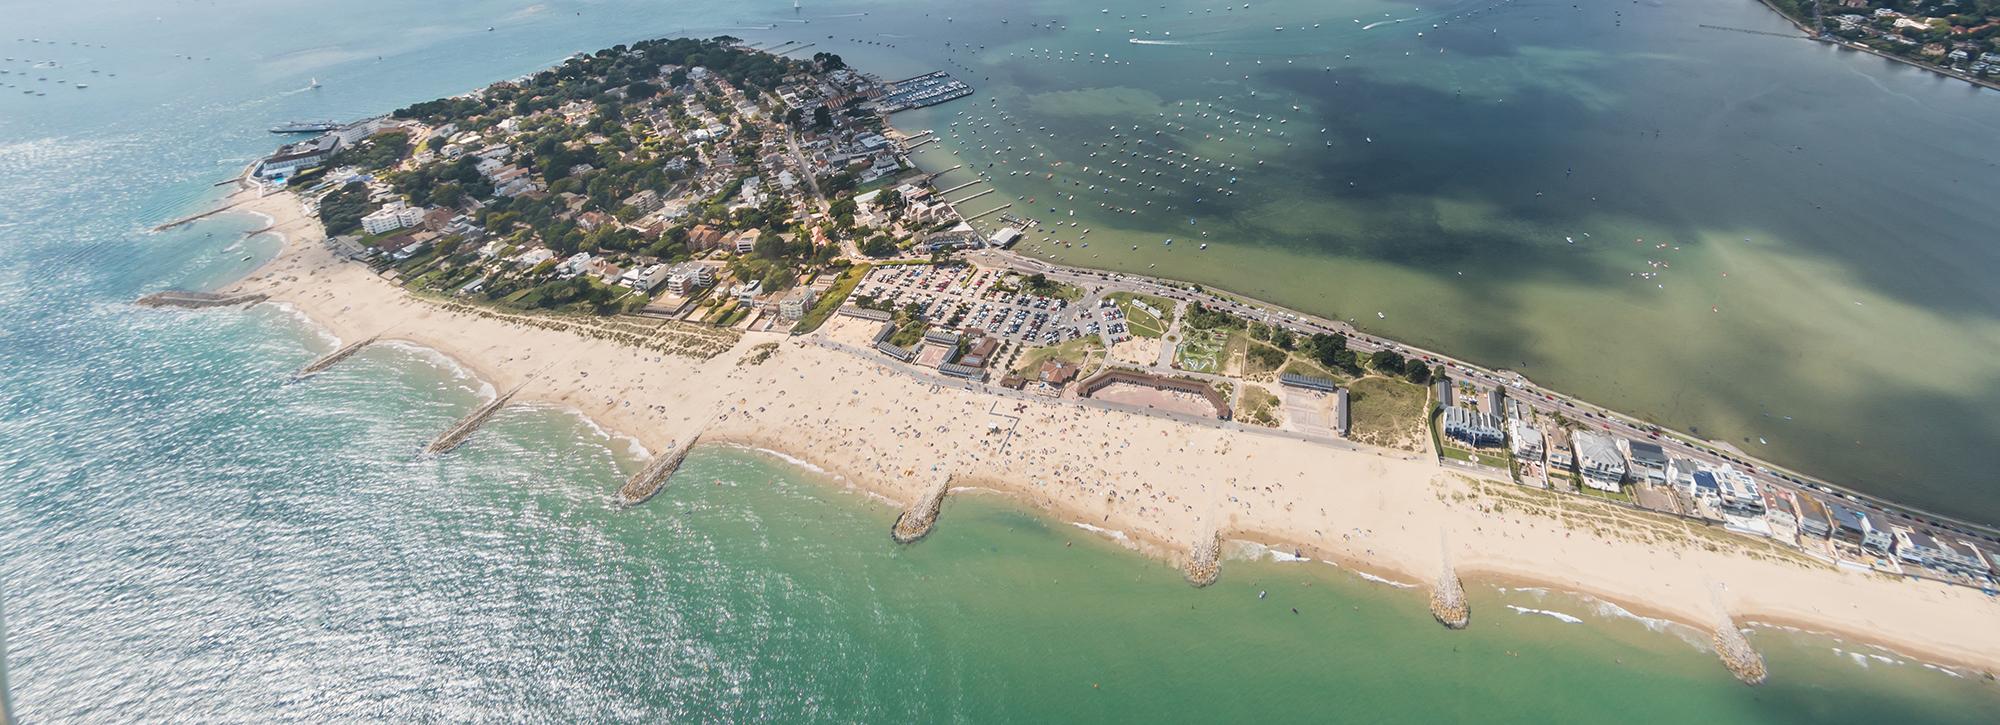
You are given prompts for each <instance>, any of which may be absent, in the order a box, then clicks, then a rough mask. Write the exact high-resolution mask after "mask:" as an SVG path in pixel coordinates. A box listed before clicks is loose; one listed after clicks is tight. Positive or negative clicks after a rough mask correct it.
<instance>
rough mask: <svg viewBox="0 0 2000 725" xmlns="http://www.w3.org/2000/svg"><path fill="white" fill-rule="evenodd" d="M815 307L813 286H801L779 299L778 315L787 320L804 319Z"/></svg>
mask: <svg viewBox="0 0 2000 725" xmlns="http://www.w3.org/2000/svg"><path fill="white" fill-rule="evenodd" d="M812 307H813V288H811V287H805V286H801V287H799V288H798V289H795V290H792V293H791V294H789V295H785V298H784V299H782V300H778V317H779V318H780V319H785V320H799V319H804V318H805V316H806V313H808V312H811V311H812Z"/></svg>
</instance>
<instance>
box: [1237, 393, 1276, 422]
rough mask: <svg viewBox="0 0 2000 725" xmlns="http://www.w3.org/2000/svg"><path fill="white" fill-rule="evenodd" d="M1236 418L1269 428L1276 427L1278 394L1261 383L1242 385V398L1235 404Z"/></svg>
mask: <svg viewBox="0 0 2000 725" xmlns="http://www.w3.org/2000/svg"><path fill="white" fill-rule="evenodd" d="M1236 419H1237V420H1241V421H1247V422H1250V423H1255V424H1257V425H1261V426H1266V427H1270V428H1276V427H1278V395H1277V394H1276V393H1273V392H1271V391H1269V390H1266V389H1264V386H1262V385H1245V386H1243V399H1242V400H1239V401H1237V404H1236Z"/></svg>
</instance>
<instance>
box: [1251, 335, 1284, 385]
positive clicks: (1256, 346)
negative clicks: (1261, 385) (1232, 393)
mask: <svg viewBox="0 0 2000 725" xmlns="http://www.w3.org/2000/svg"><path fill="white" fill-rule="evenodd" d="M1288 357H1289V356H1287V355H1286V354H1285V351H1283V350H1280V349H1278V348H1275V347H1272V346H1271V345H1270V344H1269V343H1263V342H1258V341H1256V340H1250V341H1249V344H1248V345H1247V346H1245V347H1244V350H1243V377H1245V378H1250V379H1258V380H1262V379H1266V378H1270V379H1275V378H1276V376H1277V372H1278V369H1279V368H1281V367H1284V365H1285V360H1286V359H1287V358H1288Z"/></svg>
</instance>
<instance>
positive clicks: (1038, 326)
mask: <svg viewBox="0 0 2000 725" xmlns="http://www.w3.org/2000/svg"><path fill="white" fill-rule="evenodd" d="M1025 286H1026V285H1025V284H1023V282H1022V280H1021V279H1020V278H1019V277H1018V276H1016V275H1014V274H1013V273H1010V272H1001V271H997V270H980V269H976V268H972V267H935V266H931V265H898V266H885V267H877V268H875V269H873V270H870V271H869V273H868V276H867V277H866V278H864V279H862V281H861V284H860V285H859V286H858V287H856V288H855V290H854V295H855V296H856V297H857V298H861V299H872V300H874V301H875V302H876V303H877V304H878V305H880V304H886V305H888V306H889V307H891V308H896V309H902V308H904V307H906V306H908V305H916V306H917V307H918V310H919V311H918V314H919V315H920V316H922V317H923V319H924V321H926V322H928V323H930V324H931V325H933V326H936V327H942V328H946V329H950V330H956V331H959V332H961V333H963V332H964V331H966V330H970V329H974V328H977V329H980V330H984V331H986V333H987V334H989V335H992V336H994V337H997V338H1001V339H1005V340H1010V341H1014V342H1017V343H1021V344H1025V345H1054V344H1058V343H1062V342H1066V341H1068V340H1072V339H1075V338H1078V337H1082V336H1084V335H1092V334H1097V332H1098V330H1099V325H1100V324H1101V323H1099V322H1098V321H1097V319H1096V317H1095V316H1094V315H1092V314H1091V311H1092V310H1091V309H1086V306H1084V305H1081V304H1074V305H1073V304H1071V303H1069V302H1068V301H1066V300H1062V299H1058V298H1055V297H1044V296H1040V295H1033V294H1028V293H1026V292H1024V291H1022V290H1023V288H1024V287H1025ZM1010 290H1011V291H1010ZM1111 312H1112V314H1114V315H1115V314H1116V310H1115V309H1113V310H1112V311H1111Z"/></svg>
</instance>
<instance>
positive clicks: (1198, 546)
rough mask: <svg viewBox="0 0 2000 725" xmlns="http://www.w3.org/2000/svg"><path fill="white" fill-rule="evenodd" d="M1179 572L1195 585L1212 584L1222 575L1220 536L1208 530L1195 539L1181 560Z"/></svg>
mask: <svg viewBox="0 0 2000 725" xmlns="http://www.w3.org/2000/svg"><path fill="white" fill-rule="evenodd" d="M1181 574H1182V575H1184V576H1186V577H1187V580H1188V583H1189V584H1193V585H1195V586H1196V587H1205V586H1208V585H1210V584H1214V583H1215V580H1216V579H1217V578H1219V577H1221V576H1222V536H1221V535H1220V534H1217V533H1215V532H1213V531H1210V532H1208V533H1207V534H1205V535H1203V536H1202V537H1201V538H1200V539H1198V540H1196V541H1195V542H1194V547H1193V548H1191V549H1189V550H1188V555H1187V559H1186V560H1184V561H1182V562H1181Z"/></svg>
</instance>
